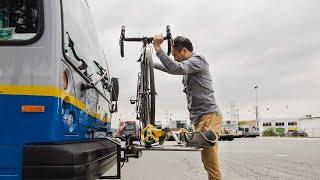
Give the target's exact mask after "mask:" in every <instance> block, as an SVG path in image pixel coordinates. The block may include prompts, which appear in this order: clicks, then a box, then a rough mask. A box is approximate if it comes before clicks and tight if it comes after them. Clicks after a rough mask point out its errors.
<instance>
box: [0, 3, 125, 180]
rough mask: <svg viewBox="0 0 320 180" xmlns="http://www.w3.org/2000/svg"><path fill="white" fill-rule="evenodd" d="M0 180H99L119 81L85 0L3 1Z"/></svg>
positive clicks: (111, 161) (110, 157)
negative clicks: (110, 65) (110, 64)
mask: <svg viewBox="0 0 320 180" xmlns="http://www.w3.org/2000/svg"><path fill="white" fill-rule="evenodd" d="M0 54H1V56H0V123H1V125H0V179H2V180H22V179H41V180H44V179H86V180H90V179H96V178H98V177H100V176H101V175H102V174H103V173H104V172H106V171H107V170H108V169H110V168H111V167H112V166H114V165H115V164H116V163H117V162H118V158H119V156H118V155H119V144H118V143H117V142H115V141H113V140H112V139H109V138H106V136H107V135H108V133H110V132H111V118H112V114H113V113H114V112H116V111H117V100H118V93H119V82H118V79H117V78H112V77H111V75H110V74H109V70H108V65H107V58H106V56H105V54H104V52H103V51H102V48H101V46H100V44H99V39H98V37H97V33H96V31H95V25H94V23H93V20H92V19H91V13H90V8H89V6H88V4H87V1H86V0H54V1H53V0H1V2H0Z"/></svg>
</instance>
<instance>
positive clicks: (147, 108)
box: [141, 52, 156, 126]
mask: <svg viewBox="0 0 320 180" xmlns="http://www.w3.org/2000/svg"><path fill="white" fill-rule="evenodd" d="M141 70H142V72H143V74H142V81H143V90H144V93H143V94H144V97H143V98H142V100H143V102H142V104H143V107H144V108H143V109H144V111H143V119H142V121H143V124H144V125H145V126H146V125H148V124H151V125H155V98H156V97H155V94H156V92H155V83H154V69H153V60H152V55H151V53H150V52H146V53H145V58H144V62H143V63H142V69H141Z"/></svg>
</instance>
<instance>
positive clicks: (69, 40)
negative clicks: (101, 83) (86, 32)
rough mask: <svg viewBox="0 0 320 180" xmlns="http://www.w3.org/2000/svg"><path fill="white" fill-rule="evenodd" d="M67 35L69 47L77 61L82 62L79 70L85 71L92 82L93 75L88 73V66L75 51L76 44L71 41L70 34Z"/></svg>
mask: <svg viewBox="0 0 320 180" xmlns="http://www.w3.org/2000/svg"><path fill="white" fill-rule="evenodd" d="M67 35H68V42H69V44H68V46H69V47H70V48H71V51H72V54H73V56H74V57H75V58H76V60H77V61H79V62H81V65H80V66H79V67H78V68H79V69H80V70H84V72H83V74H84V75H85V76H86V77H88V78H89V79H90V80H91V76H92V74H91V75H89V74H88V71H87V68H88V64H87V63H86V62H85V61H84V60H83V59H81V58H80V57H79V56H78V54H77V52H76V50H75V49H74V42H73V40H72V39H71V37H70V34H69V32H67Z"/></svg>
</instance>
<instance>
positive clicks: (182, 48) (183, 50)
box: [172, 36, 193, 61]
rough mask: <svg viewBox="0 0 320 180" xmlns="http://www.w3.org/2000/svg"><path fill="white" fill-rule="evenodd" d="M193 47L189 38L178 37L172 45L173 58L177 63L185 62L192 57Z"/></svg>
mask: <svg viewBox="0 0 320 180" xmlns="http://www.w3.org/2000/svg"><path fill="white" fill-rule="evenodd" d="M192 52H193V46H192V43H191V41H190V40H189V39H188V38H185V37H182V36H177V37H176V38H174V39H173V43H172V56H173V57H174V59H175V60H176V61H184V60H187V59H189V58H190V57H191V56H192Z"/></svg>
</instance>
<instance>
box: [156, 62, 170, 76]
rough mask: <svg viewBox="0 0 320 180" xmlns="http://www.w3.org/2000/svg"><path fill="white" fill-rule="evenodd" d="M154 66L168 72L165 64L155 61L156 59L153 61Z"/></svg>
mask: <svg viewBox="0 0 320 180" xmlns="http://www.w3.org/2000/svg"><path fill="white" fill-rule="evenodd" d="M153 67H154V68H155V69H158V70H160V71H163V72H166V73H168V69H167V68H166V67H164V65H163V64H161V63H157V62H154V61H153Z"/></svg>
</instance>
